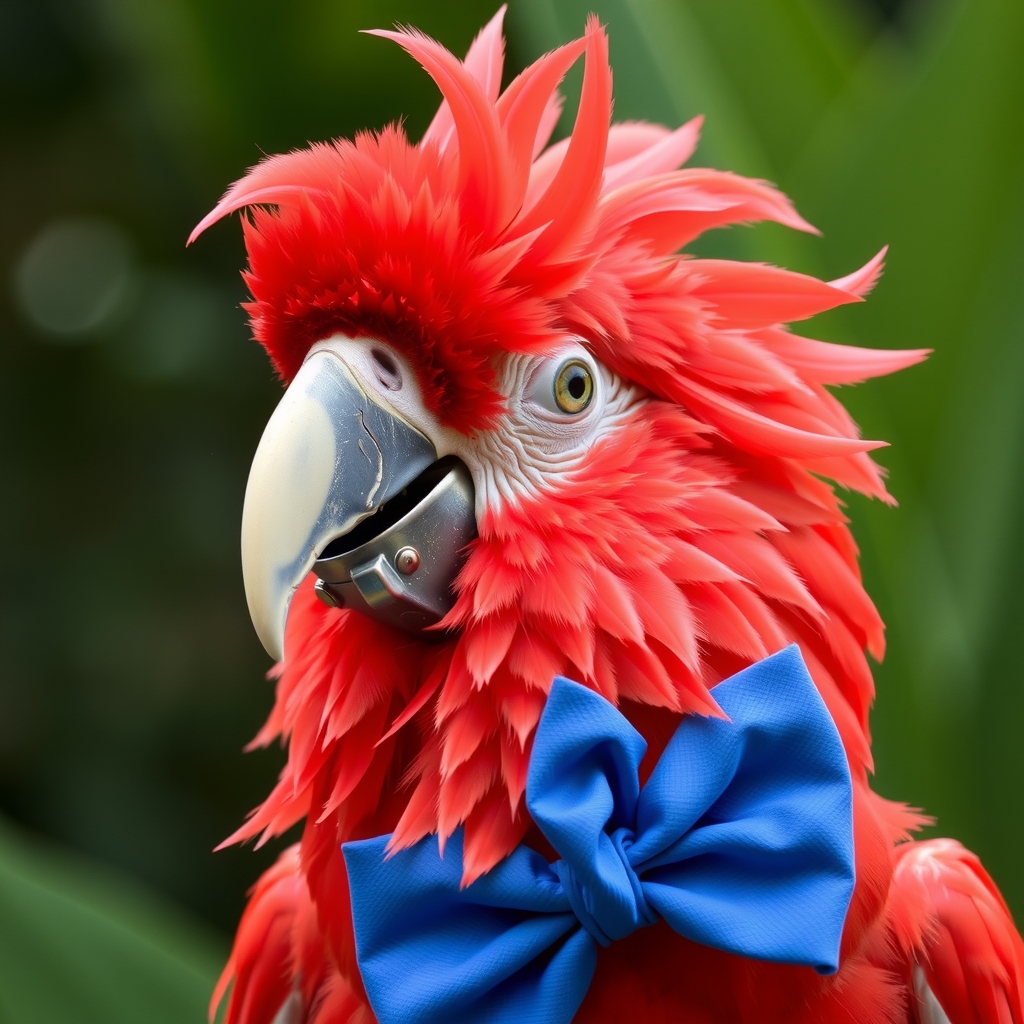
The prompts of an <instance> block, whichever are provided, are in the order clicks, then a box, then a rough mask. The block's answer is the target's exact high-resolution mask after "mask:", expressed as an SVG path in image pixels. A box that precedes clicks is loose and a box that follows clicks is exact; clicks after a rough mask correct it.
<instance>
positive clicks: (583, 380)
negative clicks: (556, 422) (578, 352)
mask: <svg viewBox="0 0 1024 1024" xmlns="http://www.w3.org/2000/svg"><path fill="white" fill-rule="evenodd" d="M554 391H555V405H557V406H558V408H559V409H561V410H562V412H567V413H578V412H583V410H584V409H586V407H587V406H588V405H590V400H591V399H592V398H593V397H594V378H593V377H592V376H591V373H590V367H589V366H587V364H586V363H585V362H583V361H582V360H581V359H567V360H566V361H565V362H564V363H562V365H561V366H560V367H559V368H558V373H557V374H556V375H555V383H554Z"/></svg>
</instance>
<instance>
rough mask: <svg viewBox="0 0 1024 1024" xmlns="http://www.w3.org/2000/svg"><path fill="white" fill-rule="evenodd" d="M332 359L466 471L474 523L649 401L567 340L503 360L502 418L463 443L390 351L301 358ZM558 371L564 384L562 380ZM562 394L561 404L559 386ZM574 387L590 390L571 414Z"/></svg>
mask: <svg viewBox="0 0 1024 1024" xmlns="http://www.w3.org/2000/svg"><path fill="white" fill-rule="evenodd" d="M317 352H329V353H331V354H333V355H335V356H336V357H337V358H339V359H341V360H342V361H343V362H344V363H345V365H346V367H347V368H348V370H349V372H350V373H351V374H352V376H353V377H355V379H356V380H357V381H358V383H359V385H360V387H361V388H363V389H364V390H365V391H366V393H367V394H368V395H370V396H371V397H372V399H373V400H374V401H375V402H377V403H378V404H380V405H381V406H383V407H385V408H389V409H390V410H391V411H393V412H394V413H395V414H396V415H397V416H398V417H399V418H400V419H402V420H404V421H405V422H407V423H408V424H410V425H411V426H413V427H415V428H416V429H417V430H419V431H420V432H421V433H423V434H424V435H425V436H426V437H428V438H429V439H430V440H431V442H432V443H433V444H434V447H435V449H436V450H437V455H438V457H439V458H441V457H443V456H445V455H455V456H457V457H458V458H460V459H462V461H463V462H465V463H466V465H467V466H468V467H469V469H470V472H471V473H472V475H473V482H474V484H475V486H476V501H477V517H478V518H481V517H482V515H483V513H484V511H485V510H490V511H492V512H495V511H498V510H499V509H501V508H502V507H503V506H504V505H506V504H509V503H513V504H515V503H518V502H520V501H522V499H524V498H528V497H531V496H534V495H537V494H538V493H541V492H543V491H545V490H548V489H550V488H552V487H557V486H558V482H559V480H560V479H562V478H564V477H565V476H566V475H567V474H570V473H572V472H574V471H576V470H579V469H580V468H581V467H582V466H583V464H584V463H585V461H586V458H587V453H588V452H589V451H590V450H591V448H592V447H593V445H594V444H595V442H597V441H598V440H600V439H601V438H604V437H607V436H608V434H609V433H610V432H611V431H614V430H615V429H616V428H617V427H618V426H619V425H621V424H622V423H623V422H624V421H625V420H626V419H627V418H628V417H629V416H630V415H631V414H632V413H634V412H635V411H636V410H637V409H638V408H639V406H640V405H642V404H643V403H644V402H646V401H648V400H649V398H648V397H647V396H646V394H645V392H643V390H642V389H640V388H639V387H637V386H636V385H633V384H630V383H628V382H626V381H624V380H623V379H622V378H621V377H619V376H618V375H617V374H615V373H613V372H612V371H611V370H609V369H608V368H607V367H605V366H603V365H602V364H601V363H600V362H598V360H597V359H596V358H595V357H594V356H593V355H592V354H591V353H590V352H589V350H588V349H587V348H585V347H584V345H583V344H582V343H581V342H580V341H579V340H578V339H575V338H571V337H567V338H566V339H565V341H564V343H563V344H562V345H559V346H558V347H556V348H555V349H554V350H553V351H552V352H551V353H550V354H546V355H524V354H519V353H501V354H499V355H498V356H497V357H496V366H495V370H496V375H497V379H498V389H499V391H500V393H501V395H502V396H503V398H504V404H505V411H504V413H503V414H502V415H501V416H500V417H499V419H498V421H497V423H496V424H495V425H494V427H493V428H492V429H489V430H483V431H479V432H477V433H475V434H473V435H471V436H468V437H467V436H466V435H464V434H462V433H460V432H459V431H458V430H455V429H453V428H451V427H444V426H441V425H440V424H439V423H438V421H437V419H436V418H435V417H434V416H433V414H432V413H431V412H430V411H429V410H428V409H427V407H426V405H425V404H424V401H423V397H422V393H421V391H420V388H419V384H418V382H417V375H416V373H415V371H414V370H413V368H412V366H411V365H410V364H409V362H408V360H407V359H406V358H405V357H404V356H403V355H401V354H400V353H399V352H398V351H397V350H396V349H395V348H394V347H392V346H390V345H388V344H387V343H386V342H383V341H377V340H373V339H365V338H358V339H352V338H345V337H341V336H335V337H332V338H329V339H327V340H325V341H321V342H319V343H318V344H316V345H314V346H313V347H312V348H311V349H310V352H309V355H308V356H307V357H306V358H307V360H308V359H309V358H310V356H312V355H313V354H314V353H317ZM563 368H567V369H568V373H567V374H566V375H565V376H568V377H569V378H572V377H573V376H575V381H574V380H573V379H569V380H565V379H564V377H563V380H562V381H560V380H559V373H560V371H562V370H563ZM559 384H561V385H562V387H563V391H562V398H563V401H564V400H565V399H568V400H569V401H568V402H567V403H566V404H567V405H568V406H569V407H568V408H563V407H561V406H560V405H559V404H558V397H557V396H556V393H555V391H556V385H559ZM566 384H568V387H569V388H570V389H571V388H578V389H581V388H586V391H587V396H586V402H585V404H583V405H582V406H581V407H580V408H578V409H577V408H575V407H574V405H575V403H573V402H572V398H573V395H572V393H571V390H567V389H566V388H565V385H566Z"/></svg>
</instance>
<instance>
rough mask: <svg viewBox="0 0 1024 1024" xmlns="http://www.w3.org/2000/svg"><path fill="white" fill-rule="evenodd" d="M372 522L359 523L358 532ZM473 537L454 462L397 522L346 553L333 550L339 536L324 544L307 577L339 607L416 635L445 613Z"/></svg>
mask: <svg viewBox="0 0 1024 1024" xmlns="http://www.w3.org/2000/svg"><path fill="white" fill-rule="evenodd" d="M447 461H448V460H445V462H447ZM438 465H439V468H443V466H444V464H443V463H442V464H438ZM378 514H379V513H378ZM372 521H373V520H372V517H371V519H370V520H366V521H364V524H363V525H362V529H363V530H365V529H366V527H368V526H372ZM474 537H476V516H475V513H474V490H473V478H472V477H471V476H470V473H469V470H468V469H467V468H466V467H465V466H464V465H463V464H462V463H461V462H459V461H458V460H456V459H452V460H451V461H450V466H448V468H447V470H446V472H444V474H443V475H442V476H441V477H440V479H439V480H438V482H437V483H436V484H435V485H434V486H433V488H432V489H431V490H430V492H429V493H428V494H427V495H426V496H425V497H424V498H423V499H422V500H421V501H420V502H419V503H418V504H416V505H415V506H414V507H413V508H412V509H411V510H410V511H409V512H407V513H406V514H405V515H403V516H402V517H401V518H400V519H399V520H398V521H397V522H396V523H394V524H393V525H391V526H389V527H387V528H386V529H384V530H382V531H381V532H380V533H379V534H377V535H376V536H374V537H373V538H372V539H370V540H368V541H366V542H365V543H361V544H358V546H356V547H354V548H352V549H351V550H341V551H337V548H338V547H343V546H344V543H345V537H344V536H343V537H340V538H337V539H336V540H335V541H333V542H332V543H331V544H330V545H328V547H327V549H326V551H325V556H327V557H321V558H319V559H317V560H316V561H315V562H314V563H313V572H314V573H316V575H317V576H318V577H319V578H320V580H321V581H322V584H321V583H318V584H317V588H318V589H320V590H323V591H326V592H327V593H326V595H325V596H327V595H329V597H330V598H333V600H334V601H335V603H336V604H337V605H344V606H345V607H346V608H351V609H352V610H353V611H358V612H361V613H362V614H363V615H367V616H369V617H370V618H372V619H376V620H377V621H379V622H385V623H387V624H388V625H390V626H395V627H397V628H398V629H401V630H404V631H405V632H407V633H419V632H421V631H422V630H423V629H425V628H426V627H427V626H432V625H434V624H435V623H436V622H439V621H440V620H441V619H442V618H443V617H444V616H445V614H446V613H447V612H448V611H450V610H451V607H452V605H453V604H454V603H455V592H454V583H455V578H456V576H457V575H458V573H459V570H460V569H461V568H462V563H463V561H464V560H465V551H464V549H465V547H466V545H467V544H468V543H469V542H470V541H471V540H473V538H474ZM407 548H413V549H415V551H416V552H417V554H418V555H419V565H418V566H417V567H416V568H415V569H414V570H413V571H412V572H410V573H408V574H406V573H405V572H403V571H399V569H398V568H397V565H398V564H403V565H407V564H408V561H409V559H408V554H407V553H405V549H407ZM403 553H404V554H403ZM400 554H403V558H402V559H399V555H400Z"/></svg>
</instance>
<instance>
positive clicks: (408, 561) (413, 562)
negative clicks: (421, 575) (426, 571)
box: [395, 547, 420, 576]
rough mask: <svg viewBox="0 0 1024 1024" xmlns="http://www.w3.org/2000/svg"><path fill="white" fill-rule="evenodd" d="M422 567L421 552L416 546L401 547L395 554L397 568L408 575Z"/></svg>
mask: <svg viewBox="0 0 1024 1024" xmlns="http://www.w3.org/2000/svg"><path fill="white" fill-rule="evenodd" d="M419 567H420V553H419V552H418V551H417V550H416V549H415V548H409V547H406V548H401V549H400V550H399V552H398V554H397V555H395V568H396V569H397V570H398V571H399V572H400V573H403V574H404V575H406V576H411V575H412V574H413V573H414V572H415V571H416V570H417V569H418V568H419Z"/></svg>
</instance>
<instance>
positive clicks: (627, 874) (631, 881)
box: [551, 828, 658, 946]
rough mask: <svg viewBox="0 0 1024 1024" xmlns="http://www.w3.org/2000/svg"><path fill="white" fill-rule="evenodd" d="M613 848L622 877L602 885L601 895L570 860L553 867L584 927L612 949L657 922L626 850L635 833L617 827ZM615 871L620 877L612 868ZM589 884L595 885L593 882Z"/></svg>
mask: <svg viewBox="0 0 1024 1024" xmlns="http://www.w3.org/2000/svg"><path fill="white" fill-rule="evenodd" d="M608 838H609V840H610V844H609V845H610V848H611V850H612V851H613V852H614V853H615V854H616V855H617V858H618V862H619V864H618V867H619V869H620V870H621V875H620V877H618V878H616V879H615V882H616V883H617V884H614V885H611V886H609V885H600V883H597V884H598V885H600V892H599V895H595V893H594V892H593V891H592V890H591V889H590V888H589V887H588V883H586V882H583V881H581V880H580V877H579V875H578V874H577V872H576V871H575V870H573V867H572V865H571V864H569V863H568V861H565V860H560V861H557V862H556V863H554V864H552V865H551V870H552V871H554V873H555V874H556V875H557V876H558V880H559V881H560V882H561V883H562V888H563V889H564V890H565V896H566V899H567V900H568V901H569V906H570V907H572V912H573V913H574V914H575V915H576V917H577V918H578V919H579V922H580V924H581V925H583V927H584V929H585V930H586V931H587V932H588V933H589V934H590V936H591V937H592V938H593V940H594V941H595V942H596V943H597V944H598V945H599V946H610V945H611V944H612V943H613V942H615V941H616V940H618V939H624V938H625V937H626V936H627V935H632V934H633V932H635V931H636V930H637V929H638V928H645V927H646V926H647V925H649V924H654V922H655V921H657V920H658V915H657V914H656V913H655V912H654V910H652V909H651V905H650V904H649V903H648V902H647V897H646V896H645V895H644V890H643V886H641V884H640V878H639V876H638V875H637V873H636V871H634V870H633V865H632V864H630V862H629V857H628V855H627V850H628V848H629V847H631V846H632V845H633V839H634V836H633V832H632V831H631V830H630V829H627V828H617V829H616V830H615V831H614V832H613V833H612V834H611V835H610V836H609V837H608ZM608 866H609V867H611V868H612V872H613V873H615V874H617V873H618V872H616V871H615V867H614V866H613V865H608ZM589 885H591V886H593V885H595V883H594V881H591V882H590V883H589Z"/></svg>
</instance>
